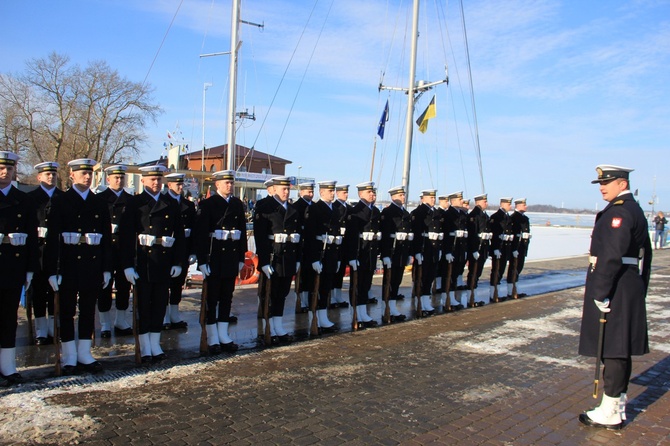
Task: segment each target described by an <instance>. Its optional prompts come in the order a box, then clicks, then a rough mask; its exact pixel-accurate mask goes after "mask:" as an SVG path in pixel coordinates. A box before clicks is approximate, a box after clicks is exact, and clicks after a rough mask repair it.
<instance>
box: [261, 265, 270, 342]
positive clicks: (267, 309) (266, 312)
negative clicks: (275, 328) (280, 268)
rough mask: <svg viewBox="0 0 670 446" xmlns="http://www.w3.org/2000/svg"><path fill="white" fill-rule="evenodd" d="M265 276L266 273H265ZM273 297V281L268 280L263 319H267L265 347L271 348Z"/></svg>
mask: <svg viewBox="0 0 670 446" xmlns="http://www.w3.org/2000/svg"><path fill="white" fill-rule="evenodd" d="M270 264H272V263H270ZM263 274H265V273H263ZM271 296H272V279H270V278H268V279H267V280H266V281H265V295H264V296H263V297H264V299H263V301H264V302H263V319H265V332H264V335H263V341H264V342H265V346H266V347H269V346H270V345H271V344H272V333H271V332H270V298H271Z"/></svg>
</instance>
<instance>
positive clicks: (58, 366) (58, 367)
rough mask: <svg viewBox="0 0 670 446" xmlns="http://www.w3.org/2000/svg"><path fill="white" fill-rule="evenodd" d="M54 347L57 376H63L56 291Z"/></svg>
mask: <svg viewBox="0 0 670 446" xmlns="http://www.w3.org/2000/svg"><path fill="white" fill-rule="evenodd" d="M56 277H58V274H56ZM54 345H55V346H56V376H61V375H62V371H61V361H60V346H61V340H60V291H54Z"/></svg>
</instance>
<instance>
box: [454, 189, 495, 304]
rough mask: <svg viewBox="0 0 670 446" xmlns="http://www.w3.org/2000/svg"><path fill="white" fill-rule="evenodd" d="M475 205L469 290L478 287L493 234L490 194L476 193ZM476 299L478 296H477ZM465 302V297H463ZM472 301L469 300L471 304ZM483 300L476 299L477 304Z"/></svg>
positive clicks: (471, 217)
mask: <svg viewBox="0 0 670 446" xmlns="http://www.w3.org/2000/svg"><path fill="white" fill-rule="evenodd" d="M473 199H474V200H475V207H474V208H472V210H471V211H470V213H469V214H468V223H467V228H468V284H467V287H468V289H469V290H472V289H473V288H474V289H476V288H477V286H478V284H479V278H480V277H481V275H482V272H483V271H484V263H485V262H486V257H487V256H488V253H489V246H490V244H491V239H492V238H493V234H492V233H491V229H490V228H489V215H488V214H487V213H486V208H487V207H488V205H489V202H488V195H487V194H480V195H475V197H474V198H473ZM475 300H476V297H475ZM461 302H462V303H464V302H465V298H463V299H462V301H461ZM471 303H472V302H468V306H470V304H471ZM483 303H484V302H483V301H481V300H480V301H475V302H474V304H475V305H483Z"/></svg>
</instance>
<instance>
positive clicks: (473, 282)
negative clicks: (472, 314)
mask: <svg viewBox="0 0 670 446" xmlns="http://www.w3.org/2000/svg"><path fill="white" fill-rule="evenodd" d="M476 252H477V253H479V251H476ZM471 260H474V261H475V264H474V266H473V267H472V268H473V270H472V278H471V279H470V300H469V301H468V307H470V308H472V307H474V306H475V285H476V284H477V270H478V269H479V259H475V258H474V257H473V258H472V259H471ZM470 263H472V262H470Z"/></svg>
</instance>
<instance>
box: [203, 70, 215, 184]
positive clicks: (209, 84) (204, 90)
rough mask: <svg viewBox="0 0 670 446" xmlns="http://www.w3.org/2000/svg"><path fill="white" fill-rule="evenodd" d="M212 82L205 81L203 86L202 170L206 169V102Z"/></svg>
mask: <svg viewBox="0 0 670 446" xmlns="http://www.w3.org/2000/svg"><path fill="white" fill-rule="evenodd" d="M211 86H212V84H211V83H210V82H205V83H204V85H203V87H202V166H201V170H202V171H203V172H204V171H205V103H206V102H207V88H208V87H211Z"/></svg>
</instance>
